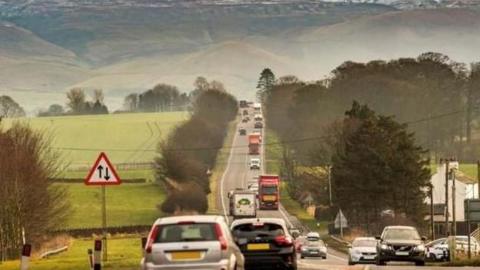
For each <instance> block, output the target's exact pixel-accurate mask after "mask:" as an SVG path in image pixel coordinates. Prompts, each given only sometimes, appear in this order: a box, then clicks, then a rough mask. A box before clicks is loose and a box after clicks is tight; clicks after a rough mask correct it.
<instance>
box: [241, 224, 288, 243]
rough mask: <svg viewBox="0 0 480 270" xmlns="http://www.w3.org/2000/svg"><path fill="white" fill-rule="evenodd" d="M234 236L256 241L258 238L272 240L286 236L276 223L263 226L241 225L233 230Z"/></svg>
mask: <svg viewBox="0 0 480 270" xmlns="http://www.w3.org/2000/svg"><path fill="white" fill-rule="evenodd" d="M232 233H233V236H235V237H236V238H247V239H256V238H257V237H261V238H263V237H265V238H267V237H268V238H272V237H276V236H280V235H285V231H284V230H283V227H282V226H281V225H279V224H275V223H263V224H252V223H247V224H240V225H237V226H235V227H234V228H233V230H232Z"/></svg>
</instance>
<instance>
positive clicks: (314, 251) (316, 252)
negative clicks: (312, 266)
mask: <svg viewBox="0 0 480 270" xmlns="http://www.w3.org/2000/svg"><path fill="white" fill-rule="evenodd" d="M310 253H311V254H318V251H316V250H310Z"/></svg>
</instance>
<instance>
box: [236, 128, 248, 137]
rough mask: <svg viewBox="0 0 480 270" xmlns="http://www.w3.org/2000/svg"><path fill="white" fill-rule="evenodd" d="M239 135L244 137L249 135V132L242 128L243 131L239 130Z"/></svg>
mask: <svg viewBox="0 0 480 270" xmlns="http://www.w3.org/2000/svg"><path fill="white" fill-rule="evenodd" d="M238 133H239V134H240V135H242V136H244V135H247V130H246V129H244V128H241V129H239V130H238Z"/></svg>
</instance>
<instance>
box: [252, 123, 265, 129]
mask: <svg viewBox="0 0 480 270" xmlns="http://www.w3.org/2000/svg"><path fill="white" fill-rule="evenodd" d="M254 128H263V123H262V122H255V125H254Z"/></svg>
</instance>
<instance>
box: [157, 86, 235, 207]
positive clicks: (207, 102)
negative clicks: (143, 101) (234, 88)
mask: <svg viewBox="0 0 480 270" xmlns="http://www.w3.org/2000/svg"><path fill="white" fill-rule="evenodd" d="M237 111H238V108H237V100H236V99H235V98H234V97H233V96H232V95H230V94H228V93H227V92H225V91H222V90H219V89H204V90H200V91H197V93H196V97H195V101H194V102H193V104H192V116H191V118H190V120H188V121H186V122H185V123H183V124H182V125H180V126H178V127H177V128H176V129H175V130H174V131H172V132H171V134H170V135H169V137H168V138H167V139H166V140H165V141H163V142H161V143H160V144H159V146H158V152H159V155H160V157H159V158H157V159H156V160H155V163H156V168H157V169H156V175H157V180H158V181H160V182H162V183H164V184H165V186H167V187H168V190H169V195H168V197H167V199H166V200H165V201H164V202H163V204H162V205H161V210H162V211H163V212H165V213H169V214H172V213H177V212H185V211H195V212H199V213H205V212H206V211H207V210H208V202H207V194H208V193H210V183H209V177H210V174H209V171H210V170H211V169H212V168H213V167H214V166H215V162H216V157H217V154H218V151H219V150H220V149H221V148H222V146H223V141H224V139H225V136H226V132H227V130H228V123H229V122H230V121H232V120H233V119H234V118H235V116H236V114H237Z"/></svg>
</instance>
